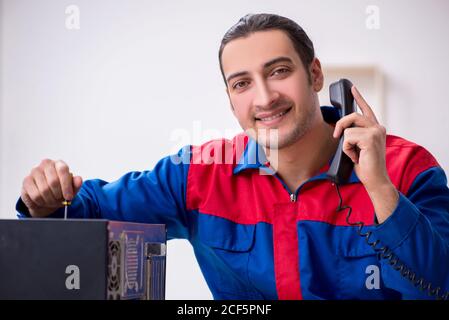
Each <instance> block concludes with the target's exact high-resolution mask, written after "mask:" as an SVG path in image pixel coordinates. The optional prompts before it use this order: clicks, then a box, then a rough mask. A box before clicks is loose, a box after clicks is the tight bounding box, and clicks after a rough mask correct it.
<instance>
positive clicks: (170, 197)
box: [16, 107, 449, 299]
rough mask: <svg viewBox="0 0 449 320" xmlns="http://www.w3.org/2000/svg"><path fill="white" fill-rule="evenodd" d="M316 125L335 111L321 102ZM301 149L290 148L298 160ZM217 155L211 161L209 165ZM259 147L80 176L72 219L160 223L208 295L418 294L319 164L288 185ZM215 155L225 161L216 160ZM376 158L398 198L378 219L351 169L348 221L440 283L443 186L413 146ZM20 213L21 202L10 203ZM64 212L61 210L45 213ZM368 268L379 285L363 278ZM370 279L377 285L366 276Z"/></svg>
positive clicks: (445, 261)
mask: <svg viewBox="0 0 449 320" xmlns="http://www.w3.org/2000/svg"><path fill="white" fill-rule="evenodd" d="M321 111H322V113H323V116H324V119H325V121H327V122H328V123H335V122H336V121H337V120H338V118H339V113H338V111H337V110H336V109H334V108H332V107H322V108H321ZM300 152H301V150H298V155H299V156H300ZM217 159H221V160H220V161H217ZM263 159H264V154H263V149H262V148H261V147H260V146H259V145H258V144H257V143H256V142H255V141H254V140H252V139H249V138H248V137H247V136H245V135H244V134H240V135H237V136H236V137H234V139H233V140H232V141H230V140H226V139H222V140H214V141H210V142H208V143H205V144H204V145H202V146H186V147H184V148H182V149H181V150H180V151H179V152H178V154H176V155H172V156H168V157H166V158H163V159H162V160H160V161H159V162H158V163H157V164H156V166H155V167H154V169H153V170H151V171H143V172H129V173H127V174H125V175H124V176H122V177H121V178H120V179H118V180H117V181H114V182H110V183H108V182H105V181H102V180H99V179H94V180H87V181H85V182H84V184H83V186H82V187H81V189H80V191H79V193H78V194H77V195H76V197H75V198H74V200H73V202H72V206H71V208H70V217H71V218H103V219H110V220H126V221H134V222H145V223H162V224H166V225H167V230H168V232H167V235H168V239H175V238H178V239H187V240H188V241H189V242H190V243H191V244H192V246H193V249H194V252H195V255H196V258H197V260H198V263H199V266H200V268H201V270H202V272H203V275H204V277H205V279H206V282H207V284H208V286H209V288H210V290H211V292H212V294H213V296H214V298H215V299H401V298H402V299H421V298H427V296H426V294H425V293H423V292H421V291H419V290H418V289H417V288H415V287H413V285H412V284H411V283H410V282H409V281H408V280H406V279H404V278H403V277H402V276H401V275H400V274H399V272H398V271H396V270H394V269H393V268H392V267H391V266H390V265H389V264H388V261H387V260H385V259H379V258H378V255H377V254H376V252H375V251H374V250H373V249H372V248H371V247H370V246H369V245H367V244H366V242H365V240H364V239H363V238H362V237H360V236H359V235H358V234H357V232H356V227H354V226H350V225H348V224H347V222H346V219H345V218H346V211H341V212H336V208H337V207H338V204H339V197H338V194H337V192H336V189H335V186H334V185H333V184H332V183H331V182H330V181H329V180H328V179H326V175H325V173H326V171H327V169H328V168H329V164H327V165H326V166H325V167H323V168H322V169H321V170H320V171H319V172H318V173H317V174H316V175H315V176H314V177H312V178H310V179H309V180H307V181H306V182H304V183H303V184H302V185H301V186H299V187H298V189H297V190H295V191H293V190H289V189H288V187H287V186H286V185H285V183H284V182H283V181H282V180H281V179H279V177H278V176H276V174H261V173H262V172H263V171H266V172H267V173H269V172H270V170H271V169H270V168H269V163H266V162H265V161H263ZM223 160H224V161H223ZM386 165H387V170H388V174H389V177H390V179H391V181H392V182H393V184H394V185H395V186H396V188H397V190H398V191H399V196H400V197H399V203H398V205H397V208H396V209H395V210H394V212H393V214H392V215H391V216H390V217H389V218H388V219H387V220H386V221H385V222H384V223H382V224H380V225H378V224H377V223H376V220H375V213H374V208H373V205H372V203H371V200H370V198H369V196H368V194H367V192H366V190H365V188H364V186H363V185H362V184H361V182H360V181H359V179H358V178H357V176H356V175H355V173H354V172H353V173H352V175H351V177H350V179H349V181H348V182H347V183H345V184H343V185H341V186H340V192H341V196H342V199H343V204H344V205H349V206H351V207H352V214H351V220H353V221H362V222H364V223H365V225H366V227H365V229H366V230H370V231H372V240H379V243H380V244H381V245H383V246H387V247H388V248H390V249H391V250H392V251H393V252H394V254H395V255H396V256H397V257H398V258H399V259H400V260H401V262H403V263H405V264H406V265H407V266H408V267H409V268H410V269H411V270H413V272H415V273H416V274H418V275H420V276H422V277H424V278H425V279H426V281H430V282H431V283H433V284H434V285H435V286H440V287H442V288H443V289H444V290H445V291H447V290H449V189H448V187H447V179H446V176H445V173H444V171H443V170H442V168H441V167H440V166H439V165H438V163H437V161H436V160H435V159H434V157H433V156H432V155H431V154H430V153H429V152H428V151H426V150H425V149H424V148H423V147H421V146H419V145H416V144H414V143H412V142H409V141H407V140H404V139H402V138H399V137H395V136H391V135H387V140H386ZM16 209H17V211H18V212H19V215H21V216H26V215H27V214H28V213H27V209H26V207H25V206H24V204H23V202H22V201H21V200H20V199H19V201H18V203H17V206H16ZM61 216H63V209H60V210H58V211H57V212H55V213H54V214H53V215H52V217H61ZM376 270H378V273H379V274H378V275H379V279H378V284H377V285H369V284H370V282H371V281H372V277H373V276H375V271H376ZM373 283H374V284H375V282H373Z"/></svg>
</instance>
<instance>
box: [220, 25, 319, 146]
mask: <svg viewBox="0 0 449 320" xmlns="http://www.w3.org/2000/svg"><path fill="white" fill-rule="evenodd" d="M222 65H223V72H224V75H225V78H226V82H227V93H228V96H229V99H230V102H231V107H232V110H233V113H234V115H235V116H236V118H237V120H238V121H239V123H240V126H241V127H242V128H243V129H244V130H248V133H249V134H250V135H251V136H252V137H253V138H257V139H258V142H259V143H261V144H262V145H264V146H266V147H270V146H271V147H272V148H279V149H281V148H283V147H286V146H289V145H291V144H293V143H294V142H296V141H297V140H298V139H300V138H301V137H302V136H303V135H304V134H305V133H307V131H308V130H309V129H310V127H311V126H313V125H314V123H316V121H318V120H317V119H318V118H317V113H318V111H319V108H318V99H317V95H316V92H317V91H319V90H320V89H321V87H322V73H321V67H320V64H319V61H318V60H317V59H315V60H314V62H313V63H312V67H311V76H312V84H311V83H310V82H309V78H308V73H307V72H308V71H306V70H305V69H304V66H303V64H302V62H301V60H300V58H299V56H298V54H297V52H296V51H295V49H294V47H293V43H292V42H291V40H290V38H289V37H288V36H287V34H285V33H284V32H283V31H281V30H269V31H260V32H255V33H253V34H251V35H249V36H248V37H246V38H238V39H235V40H232V41H231V42H229V43H228V44H227V45H226V46H225V48H224V50H223V53H222ZM249 129H252V130H249ZM261 129H264V130H261ZM273 129H277V132H276V130H273ZM267 131H268V136H270V134H271V133H272V132H276V134H277V137H278V138H277V139H278V140H277V147H276V144H275V143H276V142H275V141H273V140H272V139H271V140H270V139H266V138H263V136H262V134H261V132H267ZM254 134H256V135H257V137H255V136H254Z"/></svg>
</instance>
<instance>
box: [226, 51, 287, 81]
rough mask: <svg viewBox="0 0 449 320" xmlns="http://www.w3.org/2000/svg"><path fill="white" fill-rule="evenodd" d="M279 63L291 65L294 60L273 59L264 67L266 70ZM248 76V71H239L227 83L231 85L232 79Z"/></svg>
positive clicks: (228, 78)
mask: <svg viewBox="0 0 449 320" xmlns="http://www.w3.org/2000/svg"><path fill="white" fill-rule="evenodd" d="M278 62H289V63H292V64H293V61H292V59H290V58H289V57H277V58H274V59H272V60H270V61H268V62H265V63H264V65H263V68H264V69H266V68H269V67H271V66H272V65H273V64H276V63H278ZM247 74H249V72H248V71H239V72H236V73H233V74H231V75H230V76H229V77H227V78H226V81H227V82H228V83H229V81H231V80H232V79H234V78H236V77H240V76H244V75H247Z"/></svg>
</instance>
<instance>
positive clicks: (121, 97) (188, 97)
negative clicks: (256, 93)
mask: <svg viewBox="0 0 449 320" xmlns="http://www.w3.org/2000/svg"><path fill="white" fill-rule="evenodd" d="M71 4H74V5H77V6H78V7H79V9H80V26H81V29H80V30H68V29H66V27H65V19H66V14H65V9H66V7H67V6H68V5H71ZM0 5H1V7H0V23H1V24H0V32H1V38H0V39H1V42H0V58H1V60H0V71H1V73H0V74H1V78H0V108H1V109H0V110H1V114H0V121H1V132H0V139H1V140H0V151H1V172H0V179H1V185H0V187H1V189H0V208H1V211H0V217H1V218H14V217H15V211H14V205H15V202H16V200H17V198H18V196H19V194H20V188H21V184H22V179H23V177H24V176H25V175H26V174H28V172H29V171H30V169H31V168H32V167H33V166H34V165H36V164H38V163H39V161H40V160H41V159H43V158H52V159H64V160H65V161H66V162H67V163H68V164H69V165H70V166H71V168H72V171H73V172H74V173H76V174H80V175H82V176H83V178H84V179H89V178H102V179H105V180H113V179H117V178H118V177H120V176H121V175H122V174H124V173H125V172H127V171H131V170H145V169H151V168H152V167H153V166H154V164H155V163H156V162H157V161H158V160H159V159H160V158H162V157H163V156H165V155H167V154H169V153H172V152H173V151H174V150H176V149H177V147H179V146H181V145H183V144H186V143H196V144H198V143H201V142H204V141H206V140H207V139H209V138H211V137H220V136H228V137H229V136H231V134H230V131H231V130H234V131H236V130H238V129H239V127H238V123H237V121H236V120H235V119H234V118H233V116H232V113H231V112H230V109H229V104H228V101H227V96H226V95H225V91H224V84H223V82H222V79H221V75H220V72H219V67H218V59H217V52H218V48H219V44H220V40H221V37H222V36H223V35H224V33H225V32H226V30H227V29H228V28H229V27H231V25H233V24H234V23H235V22H237V20H238V19H239V18H240V17H241V16H243V15H244V14H246V13H259V12H269V13H277V14H281V15H285V16H287V17H289V18H292V19H293V20H295V21H297V22H298V23H299V24H300V25H301V26H303V27H304V29H305V30H306V31H307V32H308V34H309V36H310V37H311V39H312V40H313V41H314V44H315V47H316V53H317V56H318V57H319V58H320V59H321V61H322V63H323V64H324V65H340V64H341V65H376V66H377V67H378V68H379V69H380V70H381V71H382V73H383V75H384V77H385V109H386V113H385V115H383V119H384V124H385V125H386V126H387V129H388V131H389V133H391V134H396V135H400V136H402V137H404V138H406V139H409V140H412V141H415V142H417V143H419V144H421V145H424V146H425V147H426V148H427V149H429V150H430V151H431V152H432V153H433V154H434V155H435V156H436V157H437V159H438V160H439V162H440V164H441V165H442V166H443V168H444V169H445V170H447V169H449V148H448V147H449V143H448V140H447V129H448V125H447V122H448V119H449V106H448V96H447V94H448V81H447V75H448V73H449V61H448V57H449V41H447V32H448V31H449V2H448V1H445V0H440V1H438V0H432V1H423V0H422V1H405V0H395V1H374V0H373V1H363V0H346V1H341V0H338V1H337V0H326V1H300V0H294V1H293V0H292V1H281V0H276V1H274V0H271V1H260V0H258V1H255V0H253V1H235V0H226V1H205V0H204V1H203V0H202V1H194V0H190V1H180V0H179V1H174V0H166V1H136V0H129V1H118V0H101V1H100V0H96V1H92V0H91V1H87V0H85V1H81V0H79V1H65V0H59V1H57V0H53V1H51V0H40V1H31V0H29V1H24V0H0ZM368 5H376V6H378V8H379V10H380V11H379V12H380V29H377V30H370V29H368V28H367V27H366V20H367V18H368V14H367V13H366V8H367V6H368ZM362 93H363V92H362ZM322 104H328V102H327V101H322ZM196 121H200V122H196ZM194 126H197V127H198V126H199V127H201V130H202V131H201V134H193V131H194V130H193V128H194ZM180 129H183V130H187V132H189V133H190V137H188V139H186V140H185V141H179V140H176V141H174V140H173V139H172V138H173V137H172V134H173V133H174V132H176V130H180ZM207 130H209V131H210V130H215V131H216V132H215V134H213V133H212V132H207ZM168 253H169V256H168V257H169V258H168V269H167V272H168V280H167V281H168V282H167V298H168V299H210V298H211V294H210V292H209V290H208V289H207V286H206V284H205V282H204V280H203V277H202V275H201V273H200V270H199V268H198V265H197V264H196V262H195V259H194V256H193V253H192V249H191V247H190V245H189V244H188V243H186V242H184V241H179V240H176V241H172V242H170V243H169V247H168Z"/></svg>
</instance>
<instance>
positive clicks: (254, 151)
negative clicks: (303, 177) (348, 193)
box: [233, 106, 360, 183]
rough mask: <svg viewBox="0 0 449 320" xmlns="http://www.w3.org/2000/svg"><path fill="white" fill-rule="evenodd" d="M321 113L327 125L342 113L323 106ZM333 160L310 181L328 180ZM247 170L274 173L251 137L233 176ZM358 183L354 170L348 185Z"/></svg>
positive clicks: (263, 153)
mask: <svg viewBox="0 0 449 320" xmlns="http://www.w3.org/2000/svg"><path fill="white" fill-rule="evenodd" d="M321 113H322V114H323V118H324V121H326V122H327V123H336V122H337V121H338V120H339V119H340V111H339V109H337V108H334V107H328V106H322V107H321ZM332 160H333V156H332V159H330V161H329V163H328V164H326V165H325V166H324V167H323V168H321V169H320V171H319V173H318V174H317V175H316V176H314V177H312V178H311V179H310V180H319V179H326V172H327V170H328V169H329V166H330V164H331V163H332ZM246 169H261V170H264V171H266V172H267V173H274V171H273V170H272V169H271V168H270V167H269V163H268V161H267V157H266V155H265V151H264V149H263V147H262V146H260V145H259V144H258V143H257V142H256V141H255V140H254V139H252V138H251V137H248V143H247V144H246V147H245V150H244V151H243V154H242V155H241V157H240V159H239V161H238V162H237V165H236V166H235V167H234V170H233V174H238V173H239V172H241V171H243V170H246ZM357 182H360V180H359V178H358V177H357V175H356V174H355V171H354V170H352V173H351V176H350V177H349V180H348V182H347V183H357Z"/></svg>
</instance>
